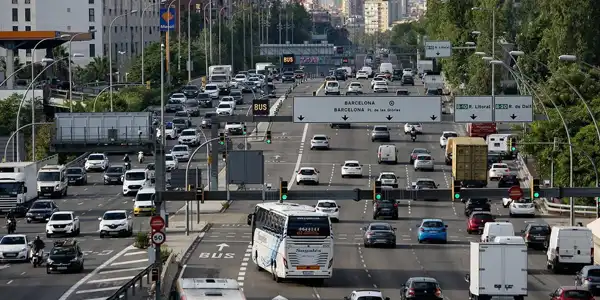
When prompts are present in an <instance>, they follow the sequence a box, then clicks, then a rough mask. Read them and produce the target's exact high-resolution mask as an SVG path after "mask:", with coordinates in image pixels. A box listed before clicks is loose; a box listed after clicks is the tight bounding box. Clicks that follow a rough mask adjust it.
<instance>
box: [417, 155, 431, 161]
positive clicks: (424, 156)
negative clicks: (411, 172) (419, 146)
mask: <svg viewBox="0 0 600 300" xmlns="http://www.w3.org/2000/svg"><path fill="white" fill-rule="evenodd" d="M417 160H431V156H429V155H419V156H418V157H417Z"/></svg>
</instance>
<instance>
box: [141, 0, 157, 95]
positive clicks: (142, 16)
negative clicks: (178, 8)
mask: <svg viewBox="0 0 600 300" xmlns="http://www.w3.org/2000/svg"><path fill="white" fill-rule="evenodd" d="M158 3H159V2H157V4H156V5H158ZM154 5H155V4H154V3H151V4H148V5H146V7H144V9H142V15H141V17H140V22H141V25H142V45H141V46H142V84H144V82H146V79H145V76H144V48H146V45H144V42H145V41H144V33H145V32H146V28H145V27H144V14H145V13H146V10H148V8H150V7H153V6H154Z"/></svg>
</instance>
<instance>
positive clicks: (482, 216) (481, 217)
mask: <svg viewBox="0 0 600 300" xmlns="http://www.w3.org/2000/svg"><path fill="white" fill-rule="evenodd" d="M472 218H473V219H476V220H494V217H493V216H492V215H491V214H473V216H472Z"/></svg>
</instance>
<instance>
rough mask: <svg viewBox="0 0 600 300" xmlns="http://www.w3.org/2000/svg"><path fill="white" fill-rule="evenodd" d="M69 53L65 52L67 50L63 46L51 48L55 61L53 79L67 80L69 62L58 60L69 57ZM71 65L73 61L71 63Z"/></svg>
mask: <svg viewBox="0 0 600 300" xmlns="http://www.w3.org/2000/svg"><path fill="white" fill-rule="evenodd" d="M69 55H70V53H69V52H68V51H67V48H65V47H64V46H58V47H55V48H52V57H53V58H54V59H55V60H57V62H56V63H55V64H54V66H53V67H52V69H53V70H54V77H56V78H58V79H60V80H69V61H68V60H66V59H65V60H60V61H58V60H59V59H61V58H63V57H68V59H71V58H70V57H69ZM71 63H73V61H71Z"/></svg>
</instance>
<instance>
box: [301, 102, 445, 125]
mask: <svg viewBox="0 0 600 300" xmlns="http://www.w3.org/2000/svg"><path fill="white" fill-rule="evenodd" d="M441 103H442V98H441V97H439V96H412V97H398V96H326V97H323V96H321V97H294V123H401V122H420V123H439V122H440V121H441V115H442V104H441ZM315 108H318V109H315Z"/></svg>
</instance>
